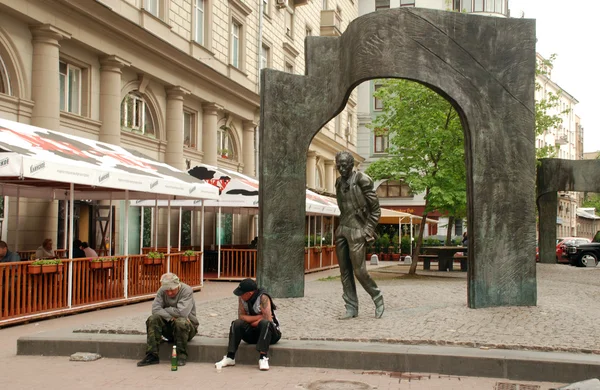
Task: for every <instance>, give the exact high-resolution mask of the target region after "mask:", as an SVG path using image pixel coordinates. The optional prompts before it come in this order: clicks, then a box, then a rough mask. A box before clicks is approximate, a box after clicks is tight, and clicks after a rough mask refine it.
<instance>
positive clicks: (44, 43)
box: [19, 24, 71, 244]
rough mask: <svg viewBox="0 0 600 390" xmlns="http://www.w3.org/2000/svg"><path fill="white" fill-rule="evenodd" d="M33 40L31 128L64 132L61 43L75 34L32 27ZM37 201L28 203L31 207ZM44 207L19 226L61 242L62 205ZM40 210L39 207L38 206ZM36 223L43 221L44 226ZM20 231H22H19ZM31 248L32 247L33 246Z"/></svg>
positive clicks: (45, 205)
mask: <svg viewBox="0 0 600 390" xmlns="http://www.w3.org/2000/svg"><path fill="white" fill-rule="evenodd" d="M30 30H31V35H32V37H33V39H32V44H33V53H32V64H31V98H32V99H33V101H34V102H35V104H34V106H33V111H32V114H31V124H32V125H33V126H38V127H43V128H45V129H49V130H59V129H60V83H59V74H58V71H59V68H58V62H59V48H60V45H59V43H58V42H59V41H60V40H63V39H70V38H71V34H69V33H67V32H66V31H63V30H61V29H59V28H56V27H54V26H52V25H49V24H42V25H37V26H30ZM32 202H35V203H37V201H34V200H31V199H28V200H27V203H32ZM39 205H40V206H41V207H32V209H36V210H37V212H32V213H29V214H28V215H27V220H21V222H19V224H21V225H22V226H26V225H29V224H31V226H32V230H34V231H37V234H34V236H37V235H38V234H42V235H43V237H44V238H51V239H52V240H53V241H54V242H57V239H56V238H57V234H58V202H57V201H52V200H51V201H49V202H47V201H44V200H41V201H39ZM36 206H37V205H36ZM36 220H37V221H38V222H39V221H43V222H41V224H39V223H36ZM19 228H20V227H19ZM29 244H31V243H29Z"/></svg>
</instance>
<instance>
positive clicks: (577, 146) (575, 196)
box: [535, 53, 583, 237]
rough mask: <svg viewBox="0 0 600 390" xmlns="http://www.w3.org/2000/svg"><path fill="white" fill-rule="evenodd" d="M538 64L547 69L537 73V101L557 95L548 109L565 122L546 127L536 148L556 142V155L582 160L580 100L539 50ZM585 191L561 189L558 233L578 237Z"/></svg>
mask: <svg viewBox="0 0 600 390" xmlns="http://www.w3.org/2000/svg"><path fill="white" fill-rule="evenodd" d="M537 63H538V67H541V68H542V69H543V71H544V72H542V74H538V76H537V79H536V84H537V86H538V88H537V90H536V91H535V99H536V101H540V100H543V99H548V98H549V96H550V95H554V96H558V102H557V103H558V104H557V105H556V107H554V108H552V109H549V110H548V111H547V114H548V115H557V116H559V117H560V118H561V119H562V123H561V124H560V125H559V126H558V127H557V128H549V129H545V130H544V132H543V133H542V134H540V135H538V136H537V138H536V148H542V147H545V146H554V147H555V153H554V157H556V158H561V159H567V160H579V159H581V158H582V157H583V128H582V127H581V119H580V118H579V117H578V116H577V115H575V112H574V109H575V105H576V104H577V103H578V101H577V99H575V98H574V97H573V96H572V95H570V94H569V93H568V92H567V91H565V90H564V89H562V88H561V87H560V86H559V85H558V84H557V83H555V82H554V81H552V67H551V66H549V65H545V58H544V57H542V55H541V54H539V53H538V54H537ZM581 196H582V194H580V193H577V192H574V191H559V192H558V210H557V219H556V235H557V237H577V236H579V234H578V231H577V207H579V206H580V205H581Z"/></svg>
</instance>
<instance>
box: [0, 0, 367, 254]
mask: <svg viewBox="0 0 600 390" xmlns="http://www.w3.org/2000/svg"><path fill="white" fill-rule="evenodd" d="M356 3H357V2H356V0H337V1H335V2H333V1H331V0H330V1H329V2H326V1H323V2H320V1H319V2H317V1H308V0H254V1H243V0H102V1H100V0H97V1H95V0H89V1H87V0H86V1H81V0H0V117H2V118H5V119H9V120H13V121H18V122H22V123H26V124H31V125H34V126H39V127H43V128H47V129H50V130H57V131H61V132H64V133H68V134H73V135H77V136H82V137H86V138H90V139H94V140H100V141H104V142H108V143H112V144H116V145H120V146H123V147H125V148H128V149H133V150H136V151H138V152H141V153H143V154H145V155H147V156H149V157H152V158H154V159H157V160H159V161H163V162H166V163H168V164H170V165H172V166H174V167H176V168H178V169H182V170H185V169H187V168H190V167H193V166H194V165H196V164H198V163H205V164H210V165H215V166H222V167H226V168H229V169H233V170H236V171H239V172H243V173H244V174H247V175H250V176H256V174H257V161H258V159H257V157H258V155H257V150H258V147H257V145H258V142H260V140H259V139H258V137H257V126H258V125H259V123H258V119H259V110H260V98H259V91H260V80H259V78H260V69H262V68H265V67H268V68H274V69H277V70H280V71H285V72H290V73H296V74H303V73H304V39H305V37H306V36H308V35H340V34H341V33H342V32H343V30H344V29H345V27H346V26H347V25H348V23H349V22H350V21H351V20H352V19H354V18H356V16H357V5H356ZM354 106H356V98H354V100H353V99H352V98H351V99H350V103H349V105H348V107H347V109H345V110H344V112H342V113H341V114H340V115H339V116H338V117H337V118H335V119H334V120H332V123H330V124H328V125H327V126H325V128H324V130H323V131H322V132H321V133H320V134H319V135H318V136H317V137H315V140H314V142H313V144H312V145H311V148H310V152H309V153H308V156H307V159H308V162H307V168H308V169H307V171H308V175H307V184H308V185H309V186H310V187H313V188H317V189H330V190H331V189H333V183H334V179H335V170H334V169H333V168H334V164H333V158H334V155H335V152H337V151H338V150H340V149H350V150H351V151H353V152H356V147H355V146H354V145H355V142H356V141H355V140H356V131H355V130H352V128H353V127H355V123H356V110H355V109H354ZM15 202H16V200H15V199H10V202H9V203H8V204H9V206H10V207H9V208H8V210H9V212H8V218H4V220H3V225H4V226H6V220H8V229H7V233H5V235H6V236H7V241H8V243H9V247H11V248H12V249H14V248H18V249H22V250H25V249H32V248H36V247H37V246H38V245H39V244H40V243H41V241H42V240H43V239H44V238H46V237H49V238H53V239H54V241H55V242H57V241H58V242H59V243H60V242H62V240H57V238H58V237H59V236H60V229H61V224H62V222H61V221H60V219H61V218H62V217H61V215H62V214H61V213H62V211H61V208H60V207H61V206H60V205H59V204H58V202H57V201H52V202H48V201H41V200H32V199H29V200H21V203H20V207H19V209H20V219H19V220H20V223H19V225H20V226H19V228H20V229H21V234H20V242H19V243H16V242H14V241H12V240H13V239H14V236H15V235H14V234H12V233H13V232H14V231H15V229H16V228H17V227H16V226H15V224H14V221H15V218H14V217H15V212H16V210H17V207H15V206H16V205H15ZM105 203H106V202H105ZM106 204H108V203H106ZM79 206H80V207H79V209H80V210H83V211H82V214H81V215H80V217H81V218H80V219H79V220H80V221H81V226H79V225H78V226H77V227H76V231H77V232H78V233H77V234H78V237H79V238H80V239H82V240H84V241H90V240H92V239H93V237H90V235H92V230H93V229H92V230H91V228H89V226H88V225H90V226H93V225H94V224H95V223H96V221H94V218H95V214H94V212H93V208H92V205H89V204H87V203H81V204H80V205H79ZM118 206H119V205H117V208H118ZM121 206H122V205H121ZM132 213H133V216H132V217H131V219H132V221H131V222H135V221H139V214H138V215H137V216H136V215H135V213H136V211H135V210H132ZM164 214H165V213H164V212H163V213H162V215H163V217H162V218H160V217H159V220H160V221H161V222H159V230H160V231H161V232H163V231H166V228H163V227H164V224H165V223H166V221H167V220H168V219H173V218H175V217H174V216H170V217H168V218H167V217H165V216H164ZM174 215H175V214H174ZM115 216H116V218H115V220H114V221H113V222H112V223H113V224H114V225H115V228H114V231H115V232H116V237H117V238H116V239H115V246H117V247H118V245H119V238H118V235H119V229H120V227H122V226H121V222H122V221H119V217H118V212H117V213H115ZM231 218H232V221H231V224H232V225H233V226H236V228H238V229H239V231H247V234H246V233H244V234H241V235H238V236H237V237H235V238H234V239H233V240H234V241H235V242H231V243H237V242H239V243H247V242H250V240H251V239H252V238H253V237H254V235H255V234H256V232H255V231H253V229H252V226H254V225H255V224H254V223H253V221H252V219H253V217H251V216H232V217H231ZM84 220H85V221H84ZM199 220H200V219H199V218H197V219H196V221H199ZM206 220H207V230H206V232H207V233H206V238H207V242H211V241H210V240H211V238H212V239H214V235H215V227H214V218H212V219H211V217H210V216H207V218H206ZM138 223H139V222H138ZM195 223H196V224H197V223H198V222H195ZM161 225H162V226H161ZM131 229H132V231H131V234H134V236H133V238H131V239H130V241H131V242H135V230H136V229H137V231H138V233H137V235H138V236H139V226H138V227H136V226H135V224H134V226H132V228H131ZM198 231H199V230H198ZM211 235H212V237H211ZM172 238H173V240H172V242H176V237H175V236H173V237H172ZM3 239H4V237H3ZM165 244H166V236H165V234H161V235H160V237H159V245H165ZM131 249H133V248H131ZM117 252H118V251H117ZM130 253H135V252H133V251H132V250H130Z"/></svg>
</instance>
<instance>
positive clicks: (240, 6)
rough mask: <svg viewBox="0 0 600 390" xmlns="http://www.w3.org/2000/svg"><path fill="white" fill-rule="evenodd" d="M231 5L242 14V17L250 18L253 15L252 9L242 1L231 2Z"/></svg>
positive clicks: (232, 0) (231, 0)
mask: <svg viewBox="0 0 600 390" xmlns="http://www.w3.org/2000/svg"><path fill="white" fill-rule="evenodd" d="M229 4H231V5H232V6H233V7H235V9H236V10H237V11H238V12H241V13H242V15H244V16H248V15H250V14H251V13H252V8H250V7H249V6H248V5H246V4H244V2H243V1H241V0H229Z"/></svg>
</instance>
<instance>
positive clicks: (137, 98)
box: [120, 90, 158, 139]
mask: <svg viewBox="0 0 600 390" xmlns="http://www.w3.org/2000/svg"><path fill="white" fill-rule="evenodd" d="M130 96H131V98H132V99H134V103H133V107H138V106H141V109H137V110H136V111H137V112H134V113H133V116H132V121H131V122H132V123H131V124H132V126H127V121H128V114H129V106H128V105H127V103H126V100H127V98H128V97H130ZM146 100H147V99H146V98H145V97H144V95H143V94H141V93H140V92H139V91H137V90H133V91H130V92H128V93H127V95H125V97H124V98H123V100H122V101H121V118H120V123H121V130H125V131H129V132H132V133H136V134H141V135H143V136H145V137H149V138H154V139H157V138H158V137H157V134H156V131H157V126H156V123H155V122H154V116H153V114H152V110H151V109H150V105H149V104H148V102H147V101H146ZM146 111H147V112H148V114H149V116H150V119H149V122H148V123H150V124H151V125H152V132H151V133H148V132H147V131H146V127H147V119H146ZM124 121H125V123H124ZM135 122H139V123H138V124H137V125H136V123H135Z"/></svg>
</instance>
